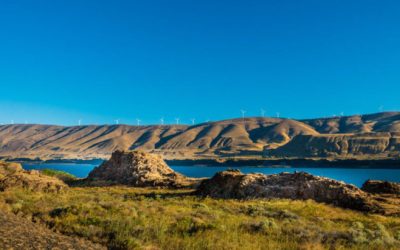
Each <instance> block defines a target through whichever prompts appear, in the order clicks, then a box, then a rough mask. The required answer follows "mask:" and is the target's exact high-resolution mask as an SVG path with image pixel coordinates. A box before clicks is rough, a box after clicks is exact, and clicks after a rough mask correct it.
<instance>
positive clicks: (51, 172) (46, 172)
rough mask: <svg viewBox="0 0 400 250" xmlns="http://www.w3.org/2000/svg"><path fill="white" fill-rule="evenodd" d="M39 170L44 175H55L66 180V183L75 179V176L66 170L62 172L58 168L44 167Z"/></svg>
mask: <svg viewBox="0 0 400 250" xmlns="http://www.w3.org/2000/svg"><path fill="white" fill-rule="evenodd" d="M40 172H41V173H42V174H44V175H47V176H52V177H56V178H58V179H60V180H62V181H64V182H66V183H68V182H73V181H75V180H77V178H76V177H75V176H74V175H72V174H70V173H67V172H64V171H60V170H54V169H48V168H46V169H42V170H40Z"/></svg>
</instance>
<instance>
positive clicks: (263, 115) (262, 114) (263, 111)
mask: <svg viewBox="0 0 400 250" xmlns="http://www.w3.org/2000/svg"><path fill="white" fill-rule="evenodd" d="M261 117H265V109H261Z"/></svg>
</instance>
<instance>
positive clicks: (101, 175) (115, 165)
mask: <svg viewBox="0 0 400 250" xmlns="http://www.w3.org/2000/svg"><path fill="white" fill-rule="evenodd" d="M87 180H88V181H89V182H93V181H104V182H107V183H109V184H123V185H130V186H135V187H147V186H151V187H155V186H158V187H184V186H190V185H191V184H193V183H194V182H195V180H194V179H190V178H187V177H185V176H183V175H181V174H178V173H176V172H175V171H174V170H172V169H171V168H170V167H168V165H167V164H166V163H165V162H164V160H163V159H162V158H161V156H159V155H153V154H149V153H145V152H141V151H129V152H124V151H115V152H114V153H113V154H112V156H111V158H110V160H108V161H106V162H104V163H103V164H101V165H100V166H99V167H96V168H95V169H93V170H92V172H90V173H89V176H88V178H87Z"/></svg>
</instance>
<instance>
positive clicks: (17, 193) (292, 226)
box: [0, 187, 400, 249]
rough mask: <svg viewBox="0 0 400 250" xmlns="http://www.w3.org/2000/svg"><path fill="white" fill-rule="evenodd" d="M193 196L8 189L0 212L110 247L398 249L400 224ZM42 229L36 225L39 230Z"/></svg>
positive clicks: (312, 207)
mask: <svg viewBox="0 0 400 250" xmlns="http://www.w3.org/2000/svg"><path fill="white" fill-rule="evenodd" d="M191 193H192V191H191V190H179V191H176V190H168V189H139V188H128V187H94V188H88V187H85V188H79V187H75V188H70V189H68V190H66V191H64V192H62V193H59V194H55V193H40V192H29V191H26V190H22V189H11V190H7V191H5V192H2V193H0V209H1V210H3V211H9V212H12V213H15V214H17V215H19V216H22V217H26V218H27V219H29V220H32V221H34V222H36V223H38V224H43V225H45V226H47V227H49V228H51V229H53V230H54V231H56V232H60V233H62V234H65V235H69V236H79V237H82V238H85V239H88V240H91V241H92V242H96V243H101V244H103V245H105V246H108V247H109V248H111V249H399V248H400V218H398V217H385V216H380V215H366V214H363V213H359V212H354V211H350V210H344V209H340V208H335V207H331V206H328V205H324V204H318V203H315V202H313V201H289V200H271V201H265V200H254V201H237V200H215V199H210V198H206V199H202V198H198V197H195V196H193V195H191ZM38 226H39V225H38Z"/></svg>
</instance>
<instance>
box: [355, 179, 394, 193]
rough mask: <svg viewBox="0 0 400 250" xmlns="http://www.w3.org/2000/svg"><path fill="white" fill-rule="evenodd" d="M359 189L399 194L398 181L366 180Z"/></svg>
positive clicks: (369, 191)
mask: <svg viewBox="0 0 400 250" xmlns="http://www.w3.org/2000/svg"><path fill="white" fill-rule="evenodd" d="M361 189H362V190H364V191H365V192H368V193H373V194H395V195H400V183H395V182H389V181H376V180H368V181H366V182H365V183H364V184H363V185H362V187H361Z"/></svg>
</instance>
